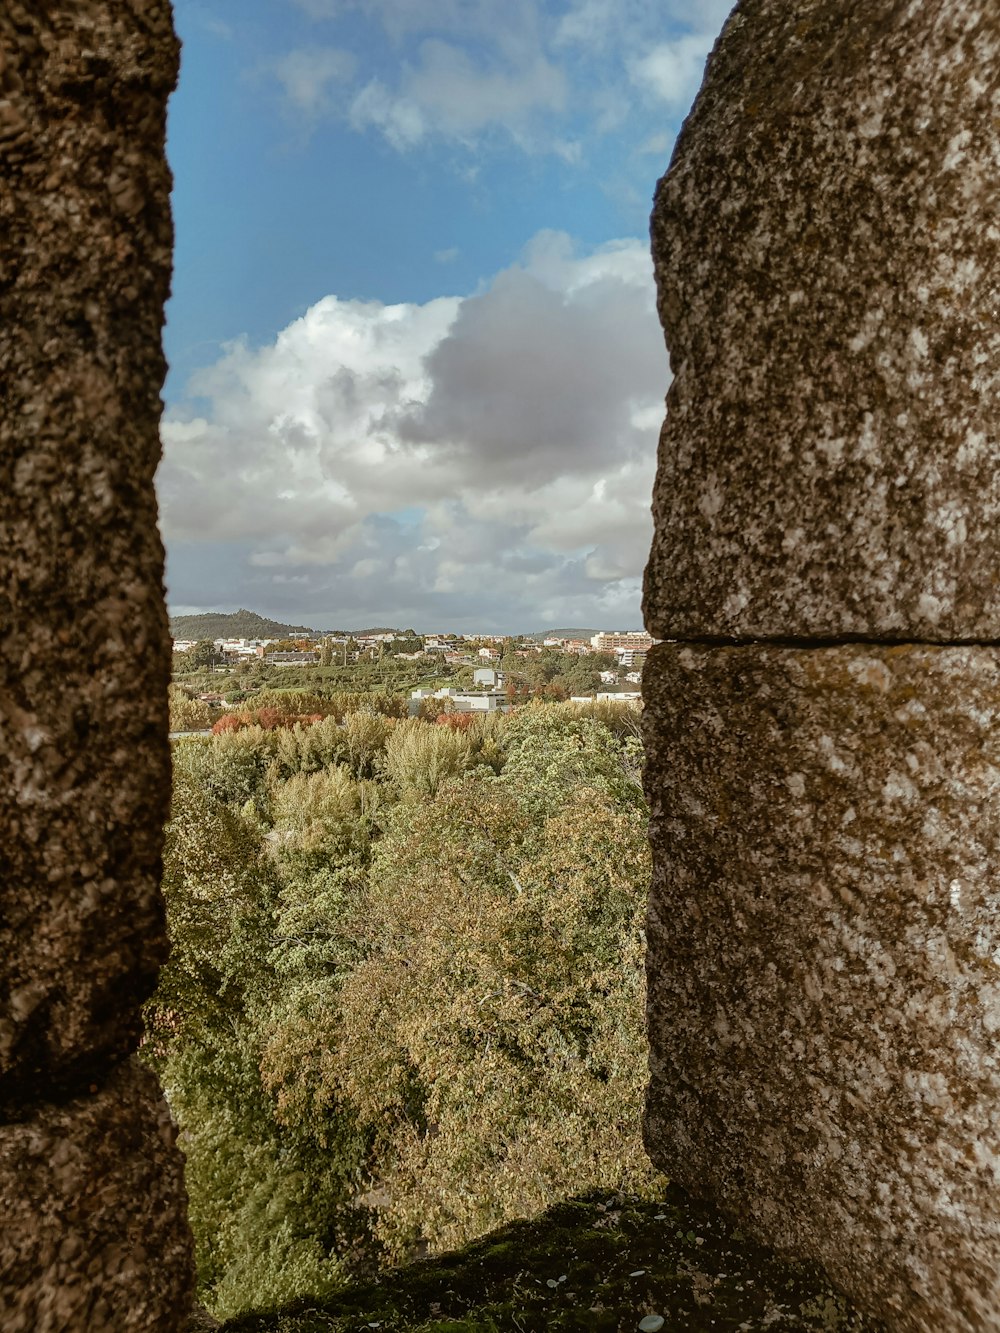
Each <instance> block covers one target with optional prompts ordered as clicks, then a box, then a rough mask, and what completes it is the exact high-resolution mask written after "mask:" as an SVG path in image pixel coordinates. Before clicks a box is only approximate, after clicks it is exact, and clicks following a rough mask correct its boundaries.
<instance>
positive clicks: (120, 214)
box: [0, 0, 193, 1333]
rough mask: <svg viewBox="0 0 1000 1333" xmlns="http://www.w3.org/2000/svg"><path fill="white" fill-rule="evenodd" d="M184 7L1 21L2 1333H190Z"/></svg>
mask: <svg viewBox="0 0 1000 1333" xmlns="http://www.w3.org/2000/svg"><path fill="white" fill-rule="evenodd" d="M177 54H178V52H177V42H176V39H175V37H174V34H173V28H172V23H171V11H170V5H169V3H168V0H4V3H2V4H0V237H2V246H0V394H2V404H0V405H2V415H0V629H2V633H0V1326H2V1328H3V1330H4V1333H19V1331H21V1330H24V1333H27V1331H28V1330H31V1333H55V1330H59V1333H103V1330H109V1333H110V1330H116V1331H117V1330H120V1329H140V1328H141V1329H150V1330H156V1333H174V1330H178V1329H180V1328H181V1327H182V1326H183V1324H184V1321H185V1319H186V1314H187V1310H188V1308H189V1306H190V1291H191V1287H192V1283H193V1259H192V1246H191V1238H190V1234H189V1231H188V1228H187V1223H186V1220H185V1199H184V1191H183V1181H182V1162H183V1159H182V1157H181V1154H180V1153H179V1152H178V1150H177V1148H176V1147H175V1144H174V1136H173V1130H172V1127H171V1125H170V1120H169V1114H168V1112H167V1109H166V1106H165V1104H164V1103H163V1101H162V1098H161V1095H160V1091H159V1087H158V1085H157V1082H156V1080H155V1078H153V1076H152V1075H150V1074H148V1073H146V1072H144V1071H142V1070H140V1069H138V1068H135V1067H133V1065H132V1064H131V1063H130V1062H129V1061H128V1059H127V1057H128V1056H129V1054H130V1052H131V1051H133V1050H134V1049H135V1047H136V1045H137V1044H138V1041H139V1035H140V1031H141V1018H140V1007H141V1004H142V1001H143V1000H144V999H145V997H146V996H147V995H148V994H149V993H150V991H151V990H152V988H153V986H154V985H155V982H156V974H157V969H158V966H159V964H160V962H161V961H162V960H163V958H164V956H165V953H166V945H167V942H166V932H165V923H164V913H163V905H162V901H161V898H160V894H159V888H158V881H159V874H160V854H161V846H162V825H163V822H164V819H165V817H166V814H167V810H168V804H169V797H170V758H169V747H168V742H167V734H166V733H167V725H166V723H167V718H166V686H167V680H168V676H169V661H170V644H169V637H168V632H167V620H166V611H165V608H164V604H163V593H162V572H163V553H162V549H161V546H160V540H159V536H158V534H157V530H156V505H155V499H154V493H153V473H154V470H155V468H156V464H157V461H158V458H159V439H158V427H159V416H160V397H159V393H160V387H161V385H162V382H163V374H164V361H163V355H162V351H161V346H160V332H161V327H162V322H163V305H164V301H165V299H166V296H167V294H168V289H169V280H170V261H171V242H172V232H171V224H170V214H169V189H170V176H169V172H168V170H167V166H166V162H165V158H164V129H165V112H166V101H167V96H168V94H169V92H170V90H171V89H172V87H173V85H174V81H175V78H176V72H177Z"/></svg>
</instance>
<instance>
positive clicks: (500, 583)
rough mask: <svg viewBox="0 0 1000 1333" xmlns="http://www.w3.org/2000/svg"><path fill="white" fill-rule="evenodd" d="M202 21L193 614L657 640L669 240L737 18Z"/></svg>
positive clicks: (576, 5)
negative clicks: (722, 44) (659, 221)
mask: <svg viewBox="0 0 1000 1333" xmlns="http://www.w3.org/2000/svg"><path fill="white" fill-rule="evenodd" d="M175 9H176V21H177V26H178V29H179V32H180V35H181V38H182V40H183V43H184V51H183V58H182V69H181V81H180V87H179V89H178V92H177V93H176V94H175V96H174V99H173V102H172V105H171V113H170V126H169V142H168V152H169V155H170V160H171V164H172V166H173V170H174V175H175V191H174V210H175V225H176V232H177V245H176V267H175V277H174V295H173V299H172V301H171V304H170V307H169V311H168V325H167V330H166V349H167V356H168V359H169V361H170V365H171V371H170V375H169V378H168V381H167V386H166V391H165V398H166V401H167V412H166V415H165V420H164V427H163V438H164V462H163V464H162V466H161V471H160V477H159V488H160V497H161V510H162V518H163V527H164V535H165V538H166V541H167V547H168V590H169V600H170V604H171V607H172V609H175V610H202V609H209V608H218V609H223V610H226V609H235V608H236V607H237V606H241V605H244V606H250V607H253V608H254V609H257V610H260V611H263V612H266V613H269V614H272V615H276V616H279V617H281V618H285V619H289V620H294V621H296V622H302V623H307V624H315V625H317V626H320V627H325V626H329V627H335V626H352V627H361V626H364V625H368V624H375V623H378V624H400V625H402V624H405V625H411V624H414V625H416V626H417V627H418V628H424V629H432V628H434V627H440V628H454V629H459V630H461V629H473V628H483V629H484V630H490V629H491V630H511V629H525V630H527V629H534V628H545V627H547V626H551V625H556V624H574V625H594V626H602V625H607V626H625V625H635V624H637V623H638V620H639V615H638V601H639V597H638V588H639V582H640V576H641V569H642V564H643V561H644V557H645V549H646V547H647V546H648V541H649V534H650V529H649V518H648V507H649V487H650V483H651V479H652V467H653V459H654V454H655V444H656V435H657V429H658V424H659V418H660V416H661V415H662V398H663V394H664V393H665V391H666V387H667V383H668V371H667V364H666V355H665V352H664V349H663V343H662V336H661V335H660V332H659V329H658V326H657V324H656V318H655V312H654V307H653V288H652V273H651V266H650V263H649V259H648V254H647V241H646V226H647V216H648V211H649V204H650V199H651V195H652V190H653V187H654V185H655V182H656V178H657V176H659V175H660V174H661V173H662V171H663V170H664V169H665V167H666V164H667V162H668V160H669V154H670V151H671V147H672V143H673V139H674V136H675V134H676V132H677V129H678V127H679V124H680V121H681V120H682V118H683V115H684V114H685V113H686V110H687V108H688V106H689V104H690V101H691V98H692V96H693V95H694V92H695V91H696V89H697V85H698V82H699V80H700V76H701V71H702V68H703V64H704V58H705V55H706V53H707V51H708V49H709V48H710V46H711V43H712V41H713V40H714V37H715V36H716V35H717V32H718V29H719V28H720V26H721V23H722V21H723V19H724V17H725V14H726V12H727V9H728V4H727V3H726V2H725V0H723V3H716V0H702V2H701V3H698V2H697V0H695V2H694V3H689V4H683V3H680V0H656V2H655V3H654V2H653V0H560V2H559V3H555V0H552V2H551V3H549V2H547V0H175Z"/></svg>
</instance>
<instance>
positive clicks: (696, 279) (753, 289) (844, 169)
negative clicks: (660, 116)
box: [646, 0, 1000, 642]
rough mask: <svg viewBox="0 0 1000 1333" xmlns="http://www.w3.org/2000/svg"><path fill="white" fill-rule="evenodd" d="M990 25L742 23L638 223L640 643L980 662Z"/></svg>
mask: <svg viewBox="0 0 1000 1333" xmlns="http://www.w3.org/2000/svg"><path fill="white" fill-rule="evenodd" d="M998 123H1000V7H998V6H997V4H996V0H801V2H800V3H796V4H789V3H788V0H742V3H741V4H740V5H739V6H738V8H737V9H736V11H735V13H734V15H733V17H732V18H731V19H730V21H729V23H728V25H727V27H726V29H725V30H724V33H723V36H722V38H721V39H720V42H719V44H718V46H717V48H716V51H715V53H714V54H713V56H712V58H711V60H710V62H709V66H708V72H707V76H706V82H705V85H704V87H703V89H702V92H701V95H700V96H699V98H698V101H697V103H696V105H695V108H694V110H693V112H692V114H691V116H690V117H689V119H688V121H687V123H686V125H685V127H684V130H683V132H682V134H681V136H680V138H679V140H678V143H677V148H676V153H675V157H674V161H673V164H672V165H671V168H670V170H669V172H668V174H667V175H666V176H665V177H664V179H663V181H661V183H660V185H659V188H658V191H657V196H656V205H655V210H654V213H653V219H652V235H653V253H654V261H655V268H656V277H657V284H658V293H659V307H660V313H661V317H662V320H663V324H664V327H665V329H666V335H667V342H668V345H669V348H670V355H671V364H672V367H673V371H674V381H673V385H672V387H671V389H670V393H669V396H668V415H667V420H666V424H665V426H664V431H663V435H662V439H661V452H660V468H659V475H658V479H657V483H656V493H655V501H654V512H655V515H656V520H657V526H658V531H659V533H660V537H659V538H658V540H657V542H656V543H655V545H654V549H653V554H652V558H651V561H650V564H649V568H648V571H647V583H646V620H647V625H648V626H649V628H650V630H651V631H652V632H653V633H654V634H655V635H656V636H657V637H659V638H667V639H696V638H716V637H722V638H734V639H746V638H771V637H775V636H782V637H796V636H800V637H810V638H811V637H838V636H845V635H851V636H865V637H873V638H877V639H922V640H933V641H938V642H943V641H954V640H967V641H968V640H989V641H992V640H995V639H998V638H1000V574H998V571H1000V469H998V467H997V463H998V460H1000V436H998V422H1000V289H998V283H1000V278H998V274H1000V224H998V220H997V181H998V180H1000V135H998V133H997V125H998Z"/></svg>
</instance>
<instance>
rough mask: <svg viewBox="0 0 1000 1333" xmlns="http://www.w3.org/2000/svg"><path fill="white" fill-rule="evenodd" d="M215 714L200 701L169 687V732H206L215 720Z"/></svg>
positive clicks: (173, 686)
mask: <svg viewBox="0 0 1000 1333" xmlns="http://www.w3.org/2000/svg"><path fill="white" fill-rule="evenodd" d="M216 716H217V714H216V712H215V710H214V709H212V708H210V707H209V706H208V704H206V703H202V701H201V700H200V699H192V698H191V696H190V695H189V694H187V693H186V691H184V690H182V689H179V688H178V687H177V686H176V685H171V686H170V730H171V731H207V730H208V728H209V727H210V726H211V725H212V723H213V722H214V721H215V719H216Z"/></svg>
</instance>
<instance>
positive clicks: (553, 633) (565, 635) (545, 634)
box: [524, 629, 601, 643]
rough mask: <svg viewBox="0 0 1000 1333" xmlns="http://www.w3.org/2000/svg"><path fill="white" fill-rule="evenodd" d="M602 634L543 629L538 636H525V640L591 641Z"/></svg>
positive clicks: (589, 631) (595, 631)
mask: <svg viewBox="0 0 1000 1333" xmlns="http://www.w3.org/2000/svg"><path fill="white" fill-rule="evenodd" d="M600 632H601V631H600V630H597V629H541V630H539V631H538V633H537V634H525V635H524V638H526V639H537V640H538V641H539V643H541V641H542V640H543V639H591V638H593V636H594V635H595V634H600Z"/></svg>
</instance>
